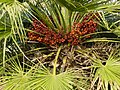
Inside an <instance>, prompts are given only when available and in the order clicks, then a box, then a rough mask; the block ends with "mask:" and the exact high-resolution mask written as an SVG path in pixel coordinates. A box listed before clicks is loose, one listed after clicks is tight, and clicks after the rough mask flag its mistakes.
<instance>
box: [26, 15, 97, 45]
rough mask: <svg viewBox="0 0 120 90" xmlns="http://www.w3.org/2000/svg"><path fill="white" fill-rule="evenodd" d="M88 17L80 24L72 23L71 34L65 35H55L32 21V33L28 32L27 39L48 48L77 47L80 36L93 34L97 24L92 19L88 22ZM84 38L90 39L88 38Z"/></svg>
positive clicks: (38, 22)
mask: <svg viewBox="0 0 120 90" xmlns="http://www.w3.org/2000/svg"><path fill="white" fill-rule="evenodd" d="M88 17H89V16H86V17H85V18H84V19H83V21H82V22H81V23H79V22H78V23H74V24H73V26H72V30H71V32H69V33H66V34H63V33H60V32H58V33H56V32H55V31H53V30H51V29H49V28H48V27H47V26H46V25H45V24H44V23H42V22H41V21H38V20H33V28H32V30H33V32H28V37H29V39H30V40H34V41H38V42H41V43H45V44H47V45H50V46H56V45H59V44H64V43H70V44H72V45H77V44H79V43H80V42H81V40H80V39H79V38H80V36H83V35H86V34H89V33H93V32H95V30H96V27H97V23H95V22H94V21H93V19H90V20H88ZM86 38H90V36H88V37H86Z"/></svg>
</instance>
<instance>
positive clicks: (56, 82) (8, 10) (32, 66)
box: [0, 0, 120, 90]
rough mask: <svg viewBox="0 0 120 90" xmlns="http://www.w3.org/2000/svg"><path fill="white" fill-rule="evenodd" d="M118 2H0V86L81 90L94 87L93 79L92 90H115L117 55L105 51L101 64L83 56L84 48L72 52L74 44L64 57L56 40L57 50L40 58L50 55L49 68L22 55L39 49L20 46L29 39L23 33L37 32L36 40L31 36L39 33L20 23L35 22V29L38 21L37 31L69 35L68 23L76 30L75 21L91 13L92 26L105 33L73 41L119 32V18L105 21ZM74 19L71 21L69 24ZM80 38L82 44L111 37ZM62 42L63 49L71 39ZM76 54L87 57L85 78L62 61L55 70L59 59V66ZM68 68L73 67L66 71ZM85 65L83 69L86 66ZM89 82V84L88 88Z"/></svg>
mask: <svg viewBox="0 0 120 90" xmlns="http://www.w3.org/2000/svg"><path fill="white" fill-rule="evenodd" d="M119 3H120V2H119V1H116V2H111V1H108V0H92V1H89V0H35V1H34V2H32V0H30V1H28V0H24V1H21V2H20V1H18V0H2V1H0V12H1V15H0V43H1V46H0V50H1V51H0V55H1V57H2V59H1V60H0V64H1V67H0V68H1V69H0V71H1V74H0V75H1V85H2V87H3V88H4V90H19V89H21V90H30V89H31V90H42V89H43V90H75V88H77V89H80V90H81V89H82V90H86V89H88V88H95V87H93V86H95V85H96V83H98V86H97V89H98V90H99V89H105V90H108V86H109V85H110V86H111V89H112V88H113V89H119V76H120V75H119V72H118V71H117V70H118V67H119V54H117V55H116V54H114V56H113V57H112V55H113V53H111V55H110V56H109V58H108V59H107V60H106V65H103V63H102V62H101V59H99V58H96V59H95V58H94V56H97V55H96V54H95V55H93V57H92V56H89V55H88V54H86V53H87V52H84V50H75V51H74V49H75V48H74V49H73V47H74V46H73V47H72V48H71V49H70V50H71V51H69V50H68V52H69V55H68V54H66V56H64V55H62V56H61V54H62V51H64V50H66V49H65V48H64V46H65V45H64V44H58V48H57V49H55V51H53V52H51V53H49V54H46V55H43V56H42V58H43V61H44V60H46V59H48V58H49V57H50V56H52V55H54V57H55V58H54V60H52V67H53V68H51V67H49V66H48V67H47V66H46V64H44V62H42V59H40V60H39V59H38V58H32V60H31V59H30V58H29V57H27V55H26V54H28V53H32V51H36V50H41V52H42V49H41V47H40V48H39V47H38V48H35V47H34V48H33V49H31V50H27V51H25V50H22V49H23V48H24V46H25V45H26V44H25V42H26V40H27V39H28V38H29V37H27V32H31V33H32V34H33V35H34V34H35V35H38V36H37V38H36V39H37V40H38V39H39V40H40V38H39V37H40V36H41V37H44V36H42V35H41V34H43V33H40V32H38V31H35V29H32V30H30V28H27V29H26V28H25V25H24V21H28V22H30V23H33V24H34V23H35V22H36V21H37V23H38V24H36V25H38V27H39V25H41V26H42V27H44V28H43V31H44V30H46V31H48V32H52V33H54V35H61V33H62V36H61V37H62V38H63V37H64V36H65V35H66V34H68V35H69V33H73V32H74V31H75V30H76V29H74V30H73V26H75V27H74V28H76V26H77V25H79V24H81V23H82V22H83V20H84V18H85V17H86V16H87V15H89V14H90V15H91V16H89V17H88V18H87V20H86V21H87V22H89V20H90V19H91V18H92V16H95V17H96V19H97V20H96V21H93V22H94V23H93V24H96V23H97V24H98V25H99V26H100V27H101V26H102V27H104V28H105V29H107V30H109V32H103V31H102V32H92V33H88V34H84V35H81V36H80V37H78V39H79V40H83V39H84V38H86V36H90V35H97V34H99V33H111V32H113V33H115V34H116V35H118V36H119V25H118V23H119V22H120V20H117V21H115V22H113V23H112V24H111V25H109V23H108V22H107V20H106V16H107V15H118V16H119V14H118V13H119V7H120V4H119ZM91 13H92V14H91ZM96 13H97V14H96ZM32 18H34V19H35V22H34V21H32ZM75 23H77V24H76V25H75ZM83 25H84V24H83ZM46 35H47V34H46ZM52 35H53V34H52ZM72 35H74V34H72ZM36 39H35V40H36ZM60 39H61V38H60ZM67 39H68V38H67ZM32 40H34V39H32ZM54 40H55V39H54ZM86 40H87V39H86ZM86 40H85V41H84V43H85V42H93V41H98V40H100V41H101V40H102V41H110V42H115V41H113V40H111V39H110V40H106V39H103V38H100V39H90V40H89V41H86ZM114 40H115V39H114ZM61 42H63V41H61ZM64 42H66V41H64ZM116 42H119V38H117V39H116ZM81 43H83V42H81ZM45 44H46V43H45ZM67 44H68V45H67V47H68V46H69V44H71V43H67ZM78 46H79V45H78ZM25 48H26V47H25ZM48 51H49V50H48ZM48 51H47V52H48ZM76 52H77V55H78V56H79V55H80V54H78V52H79V53H82V55H83V56H85V57H87V58H90V59H91V60H90V61H89V62H90V67H92V68H90V70H91V71H92V70H93V72H91V73H90V74H91V75H90V76H91V77H90V79H88V77H86V76H87V74H85V71H84V70H83V69H81V68H79V69H78V70H76V69H73V67H69V65H68V68H65V70H63V71H61V72H60V71H59V70H60V69H59V67H58V66H57V63H58V62H59V60H61V61H62V65H63V66H64V65H66V63H68V60H69V59H70V60H74V58H75V57H74V55H75V54H76ZM67 55H68V56H67ZM69 56H71V57H70V58H69ZM80 57H81V56H80ZM60 58H62V59H60ZM52 59H53V58H52ZM67 59H68V60H67ZM87 61H88V60H87ZM71 63H72V62H71ZM49 64H50V62H49ZM45 66H46V67H47V68H46V67H45ZM59 66H60V65H59ZM113 66H115V68H111V67H113ZM60 68H61V67H60ZM71 68H72V69H73V70H71ZM86 68H89V66H87V67H86ZM95 70H96V71H95ZM105 73H106V75H107V76H109V77H108V78H107V76H106V77H105V76H104V74H105ZM92 75H93V76H92ZM87 79H88V80H87ZM91 79H92V81H93V82H92V83H91V82H90V81H91ZM16 82H17V84H16ZM95 82H96V83H95ZM85 83H86V84H87V85H86V87H84V85H85ZM90 83H91V84H92V85H91V87H90ZM95 89H96V88H95Z"/></svg>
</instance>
